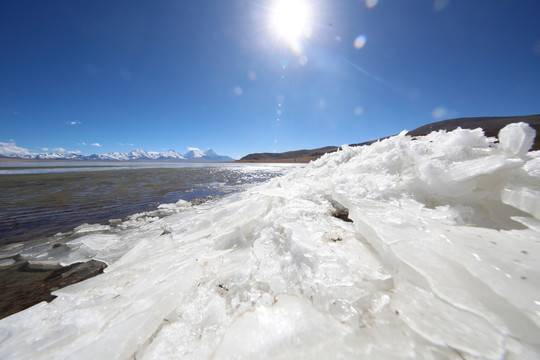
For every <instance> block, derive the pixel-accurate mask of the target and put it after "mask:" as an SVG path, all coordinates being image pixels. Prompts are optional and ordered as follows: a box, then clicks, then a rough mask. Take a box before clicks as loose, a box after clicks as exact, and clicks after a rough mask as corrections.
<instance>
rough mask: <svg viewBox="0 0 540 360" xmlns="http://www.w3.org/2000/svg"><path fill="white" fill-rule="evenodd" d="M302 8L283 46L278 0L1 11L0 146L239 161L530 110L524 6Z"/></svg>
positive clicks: (537, 48)
mask: <svg viewBox="0 0 540 360" xmlns="http://www.w3.org/2000/svg"><path fill="white" fill-rule="evenodd" d="M289 1H292V2H294V1H299V0H289ZM304 1H305V5H304V6H305V7H306V8H308V9H309V12H310V16H309V18H308V20H307V23H306V24H305V27H304V29H303V30H304V31H303V34H304V35H302V36H300V37H298V38H297V39H296V41H295V42H294V46H293V45H292V43H293V42H292V41H287V38H286V35H284V34H283V33H282V31H281V30H282V29H279V28H278V26H280V25H276V24H275V21H273V20H271V19H272V14H273V12H274V11H275V10H274V9H275V6H276V3H278V0H275V1H272V0H265V1H262V0H253V1H247V0H204V1H201V0H175V1H173V0H159V1H141V0H129V1H127V0H126V1H114V2H113V1H109V0H91V1H90V0H88V1H87V0H84V1H82V0H81V1H74V0H65V1H56V0H52V1H35V0H33V1H29V0H17V1H4V2H2V3H1V4H0V124H1V130H0V149H4V152H6V150H5V149H8V148H11V149H21V150H19V151H23V152H24V151H29V152H48V151H52V150H53V149H56V150H57V151H61V150H64V151H79V152H81V153H82V154H91V153H105V152H111V151H121V152H127V151H130V150H133V149H135V148H144V149H146V150H152V151H162V150H167V149H170V148H172V149H176V150H177V151H179V152H181V153H183V152H185V151H187V147H189V146H193V147H199V148H202V149H206V148H208V147H212V148H213V149H215V150H216V151H217V152H218V153H220V154H224V155H230V156H233V157H241V156H243V155H246V154H248V153H251V152H272V151H277V152H281V151H287V150H295V149H302V148H316V147H321V146H326V145H341V144H344V143H358V142H362V141H366V140H371V139H375V138H378V137H382V136H387V135H391V134H395V133H398V132H400V131H401V130H403V129H413V128H416V127H418V126H420V125H423V124H426V123H429V122H433V121H437V120H443V119H447V118H452V117H469V116H498V115H527V114H537V113H540V23H539V22H538V16H539V14H540V1H538V0H515V1H511V0H504V1H503V0H475V1H470V0H436V1H433V0H418V1H399V0H379V1H375V0H364V1H354V0H324V1H323V0H313V1H310V0H304ZM355 41H356V42H355ZM278 119H279V120H278ZM98 145H99V146H98ZM43 149H46V150H43Z"/></svg>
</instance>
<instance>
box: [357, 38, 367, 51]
mask: <svg viewBox="0 0 540 360" xmlns="http://www.w3.org/2000/svg"><path fill="white" fill-rule="evenodd" d="M366 42H367V38H366V36H365V35H358V36H357V37H356V39H354V48H355V49H357V50H360V49H361V48H363V47H364V46H366Z"/></svg>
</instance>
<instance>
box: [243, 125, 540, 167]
mask: <svg viewBox="0 0 540 360" xmlns="http://www.w3.org/2000/svg"><path fill="white" fill-rule="evenodd" d="M516 122H525V123H528V124H529V125H530V126H531V127H532V128H533V129H535V130H536V134H537V135H536V138H535V140H534V145H533V147H532V149H531V150H540V136H539V134H540V114H537V115H525V116H491V117H490V116H485V117H470V118H456V119H449V120H443V121H438V122H434V123H430V124H427V125H423V126H420V127H419V128H416V129H414V130H411V131H409V132H407V135H411V136H423V135H427V134H429V133H431V132H432V131H439V130H445V131H453V130H455V129H457V128H458V127H460V128H462V129H476V128H482V129H483V130H484V133H485V134H486V136H489V137H497V134H498V133H499V131H500V130H501V129H502V128H503V127H505V126H506V125H508V124H511V123H516ZM385 138H387V137H385ZM385 138H381V139H376V140H370V141H365V142H362V143H358V144H351V145H350V146H362V145H370V144H373V143H374V142H376V141H379V140H382V139H385ZM338 149H339V147H338V146H326V147H322V148H318V149H311V150H296V151H287V152H282V153H254V154H249V155H246V156H244V157H243V158H241V159H240V160H238V162H309V161H311V160H316V159H318V158H319V157H321V156H322V155H324V154H325V153H330V152H334V151H337V150H338Z"/></svg>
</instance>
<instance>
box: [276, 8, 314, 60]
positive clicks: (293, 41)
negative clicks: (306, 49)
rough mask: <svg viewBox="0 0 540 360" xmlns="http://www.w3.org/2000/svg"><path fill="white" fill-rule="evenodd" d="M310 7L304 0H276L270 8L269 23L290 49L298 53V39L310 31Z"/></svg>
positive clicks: (299, 50)
mask: <svg viewBox="0 0 540 360" xmlns="http://www.w3.org/2000/svg"><path fill="white" fill-rule="evenodd" d="M310 18H311V11H310V7H309V6H308V4H307V3H306V1H304V0H278V1H277V2H276V3H275V5H274V7H273V8H272V10H271V18H270V21H271V25H272V28H273V29H274V30H275V31H276V32H277V34H278V35H279V37H280V38H281V39H282V40H284V41H286V42H287V44H288V45H289V46H290V47H291V49H292V50H293V51H294V52H296V53H300V52H301V49H300V40H301V38H302V37H303V36H305V35H306V33H308V32H309V31H310V29H309V23H310Z"/></svg>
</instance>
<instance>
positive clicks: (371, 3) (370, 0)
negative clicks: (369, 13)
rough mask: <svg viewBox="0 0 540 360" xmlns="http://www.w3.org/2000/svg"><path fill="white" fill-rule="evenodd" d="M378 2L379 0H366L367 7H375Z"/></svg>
mask: <svg viewBox="0 0 540 360" xmlns="http://www.w3.org/2000/svg"><path fill="white" fill-rule="evenodd" d="M378 2H379V0H366V7H368V8H369V9H373V8H374V7H375V6H377V3H378Z"/></svg>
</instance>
